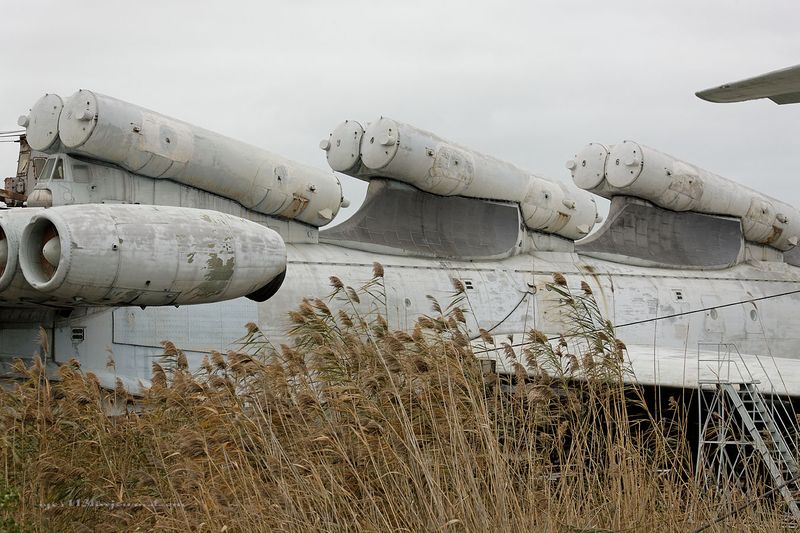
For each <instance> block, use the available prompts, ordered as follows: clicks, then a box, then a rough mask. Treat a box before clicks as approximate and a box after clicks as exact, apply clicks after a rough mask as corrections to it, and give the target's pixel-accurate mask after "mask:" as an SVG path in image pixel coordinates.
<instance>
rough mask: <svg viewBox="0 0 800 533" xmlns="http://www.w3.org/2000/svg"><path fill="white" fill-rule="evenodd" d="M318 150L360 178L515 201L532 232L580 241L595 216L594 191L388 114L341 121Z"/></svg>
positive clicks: (331, 162) (340, 168)
mask: <svg viewBox="0 0 800 533" xmlns="http://www.w3.org/2000/svg"><path fill="white" fill-rule="evenodd" d="M320 147H321V148H322V149H323V150H325V151H326V157H327V159H328V163H329V165H330V166H331V168H333V169H334V170H336V171H339V172H343V173H345V174H348V175H350V176H353V177H356V178H359V179H364V180H368V179H370V178H371V177H376V176H380V177H385V178H392V179H396V180H398V181H402V182H405V183H408V184H410V185H413V186H414V187H417V188H418V189H421V190H423V191H426V192H429V193H432V194H437V195H440V196H466V197H470V198H481V199H489V200H503V201H509V202H516V203H519V204H520V208H521V211H522V218H523V220H524V221H525V224H526V226H527V227H528V228H530V229H533V230H538V231H543V232H547V233H555V234H558V235H561V236H562V237H566V238H569V239H573V240H574V239H579V238H581V237H583V236H585V235H586V234H588V233H589V231H591V228H592V226H593V225H594V223H595V220H596V217H597V207H596V205H595V203H594V200H593V199H592V197H591V195H590V194H588V193H586V192H584V191H582V190H581V189H579V188H577V187H574V186H573V185H571V184H559V183H556V182H551V181H549V180H546V179H544V178H541V177H538V176H535V175H532V174H531V173H530V172H527V171H525V170H523V169H520V168H518V167H516V166H514V165H512V164H511V163H507V162H505V161H501V160H499V159H496V158H494V157H491V156H488V155H485V154H482V153H480V152H476V151H474V150H471V149H469V148H464V147H462V146H459V145H456V144H453V143H451V142H449V141H446V140H444V139H442V138H441V137H438V136H437V135H435V134H433V133H430V132H427V131H424V130H420V129H418V128H415V127H413V126H410V125H408V124H404V123H402V122H397V121H395V120H392V119H389V118H385V117H382V118H380V119H378V120H377V121H375V122H373V123H372V124H370V125H369V126H368V127H367V128H366V129H364V128H363V127H362V126H361V124H360V123H358V122H356V121H350V120H348V121H345V122H344V123H342V124H340V125H339V126H338V127H337V128H336V129H335V130H334V131H333V132H332V133H331V135H330V137H329V139H326V140H323V141H322V142H321V143H320Z"/></svg>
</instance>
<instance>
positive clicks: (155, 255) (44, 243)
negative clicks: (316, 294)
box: [20, 204, 286, 305]
mask: <svg viewBox="0 0 800 533" xmlns="http://www.w3.org/2000/svg"><path fill="white" fill-rule="evenodd" d="M20 264H21V266H22V272H23V274H24V275H25V279H26V280H27V281H28V283H29V284H30V285H31V286H32V287H33V288H34V289H36V290H38V291H41V292H42V293H44V294H47V295H49V296H50V297H52V298H55V299H58V300H64V301H69V302H72V303H73V304H74V305H126V304H133V305H179V304H199V303H209V302H218V301H222V300H228V299H232V298H238V297H241V296H248V295H250V296H251V297H253V298H254V299H259V300H263V299H265V298H266V297H269V296H271V294H273V293H274V292H275V290H277V287H275V283H276V280H280V279H282V275H283V273H284V272H285V270H286V247H285V245H284V243H283V240H282V239H281V237H280V236H279V235H278V234H277V233H276V232H275V231H273V230H271V229H269V228H266V227H263V226H260V225H258V224H256V223H254V222H250V221H248V220H244V219H242V218H239V217H235V216H232V215H227V214H224V213H219V212H215V211H206V210H200V209H191V208H182V207H164V206H150V205H121V204H118V205H97V204H88V205H71V206H61V207H54V208H51V209H46V210H42V211H39V212H38V213H36V214H35V215H33V216H32V217H31V219H30V221H29V222H28V223H27V225H26V226H25V228H24V230H23V231H22V238H21V245H20ZM277 283H278V284H279V283H280V281H277Z"/></svg>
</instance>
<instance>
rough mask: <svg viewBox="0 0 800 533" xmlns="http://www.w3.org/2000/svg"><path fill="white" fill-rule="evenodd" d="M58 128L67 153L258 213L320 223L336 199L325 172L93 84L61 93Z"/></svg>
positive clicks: (334, 182)
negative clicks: (195, 190)
mask: <svg viewBox="0 0 800 533" xmlns="http://www.w3.org/2000/svg"><path fill="white" fill-rule="evenodd" d="M58 131H59V136H60V138H61V141H62V143H63V144H64V146H65V148H66V151H67V152H69V153H72V154H80V155H84V156H86V157H90V158H94V159H99V160H102V161H107V162H110V163H114V164H117V165H119V166H121V167H122V168H124V169H126V170H129V171H130V172H133V173H136V174H141V175H143V176H148V177H151V178H165V179H170V180H174V181H177V182H179V183H183V184H185V185H188V186H191V187H196V188H198V189H201V190H204V191H207V192H210V193H213V194H218V195H220V196H223V197H225V198H229V199H231V200H235V201H237V202H239V203H240V204H242V205H243V206H244V207H246V208H248V209H252V210H253V211H256V212H259V213H262V214H266V215H275V216H282V217H285V218H291V219H295V220H299V221H301V222H305V223H307V224H311V225H313V226H323V225H325V224H327V223H328V222H330V221H331V220H332V219H333V217H334V216H335V215H336V213H337V212H338V210H339V207H340V205H341V203H342V190H341V185H340V183H339V180H338V179H337V178H336V177H335V176H334V175H333V174H331V173H328V172H324V171H322V170H318V169H316V168H313V167H310V166H306V165H302V164H299V163H297V162H294V161H290V160H288V159H285V158H283V157H280V156H278V155H275V154H272V153H270V152H267V151H266V150H262V149H260V148H257V147H255V146H250V145H248V144H245V143H242V142H239V141H236V140H234V139H231V138H229V137H225V136H223V135H219V134H217V133H214V132H211V131H208V130H205V129H202V128H198V127H196V126H193V125H191V124H187V123H185V122H182V121H179V120H176V119H173V118H170V117H166V116H164V115H161V114H159V113H156V112H153V111H150V110H147V109H144V108H142V107H139V106H136V105H133V104H129V103H127V102H123V101H121V100H117V99H115V98H111V97H109V96H105V95H101V94H98V93H94V92H91V91H87V90H80V91H78V92H77V93H75V94H74V95H73V96H71V97H70V98H69V99H67V101H66V102H65V103H64V109H63V111H62V113H61V118H60V120H59V129H58Z"/></svg>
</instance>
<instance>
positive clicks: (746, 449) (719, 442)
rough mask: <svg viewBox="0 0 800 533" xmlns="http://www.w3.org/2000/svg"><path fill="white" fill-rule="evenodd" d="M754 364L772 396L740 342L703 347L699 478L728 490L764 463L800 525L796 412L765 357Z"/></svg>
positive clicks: (699, 375)
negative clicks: (753, 466)
mask: <svg viewBox="0 0 800 533" xmlns="http://www.w3.org/2000/svg"><path fill="white" fill-rule="evenodd" d="M748 360H749V361H750V364H751V365H755V371H756V372H757V373H758V374H759V378H763V379H764V380H766V382H765V385H766V390H767V391H768V392H767V393H768V395H769V396H766V395H765V393H764V392H763V386H760V385H761V382H760V381H759V380H758V379H755V378H754V376H753V374H752V373H751V371H750V369H749V368H748V365H747V361H746V360H745V358H744V357H742V355H741V354H740V353H739V350H738V349H737V348H736V345H735V344H730V343H698V369H697V372H698V373H697V378H698V387H699V389H700V391H699V392H700V396H699V403H698V407H699V409H698V414H699V416H700V419H699V422H700V435H699V442H698V456H697V475H698V476H703V477H704V478H705V479H706V481H711V482H712V483H713V484H714V485H716V486H717V487H718V488H724V487H725V486H728V485H729V484H730V483H731V482H734V483H736V480H737V479H740V478H741V476H742V475H744V476H745V477H749V475H750V473H752V472H753V470H751V469H750V466H751V465H750V464H749V463H750V462H751V461H754V460H755V461H759V462H761V464H762V465H763V466H764V468H765V469H766V471H767V473H768V474H769V477H770V479H771V480H772V487H773V490H776V491H777V492H778V493H779V494H780V495H781V496H782V497H783V499H784V501H785V502H786V505H787V507H788V509H789V512H790V514H791V516H792V518H793V519H794V520H795V522H796V523H800V501H798V500H797V499H796V498H795V495H796V494H800V480H798V479H797V478H798V476H800V464H798V461H797V459H796V458H795V455H794V452H795V451H796V449H797V447H798V442H797V438H798V436H799V435H800V431H799V430H798V427H797V420H796V417H795V413H794V410H793V409H791V407H790V408H789V409H787V407H786V404H785V403H784V402H783V401H781V394H780V390H781V389H780V388H778V387H776V386H775V383H773V381H772V380H771V379H770V375H771V373H770V372H767V369H766V368H765V367H764V364H763V362H762V360H761V358H757V357H756V358H754V357H750V358H749V359H748ZM772 373H773V374H774V371H773V372H772ZM712 465H713V468H711V469H710V470H709V469H708V468H707V467H711V466H712ZM709 473H711V474H712V475H711V477H709Z"/></svg>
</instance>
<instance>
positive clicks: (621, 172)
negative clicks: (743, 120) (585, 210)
mask: <svg viewBox="0 0 800 533" xmlns="http://www.w3.org/2000/svg"><path fill="white" fill-rule="evenodd" d="M604 150H605V152H604ZM604 154H605V157H603V155H604ZM567 167H568V168H570V170H571V171H572V176H573V180H574V181H575V183H576V184H577V185H578V186H580V187H582V188H585V189H588V190H591V191H592V192H594V193H595V194H599V195H601V196H604V197H606V198H611V197H612V196H619V195H625V196H634V197H637V198H642V199H644V200H648V201H650V202H653V203H654V204H656V205H658V206H659V207H663V208H664V209H669V210H671V211H696V212H698V213H706V214H711V215H723V216H732V217H738V218H740V219H741V221H742V231H743V233H744V238H745V239H746V240H748V241H750V242H755V243H759V244H766V245H769V246H772V247H773V248H777V249H778V250H783V251H786V250H789V249H791V248H793V247H794V246H796V245H797V243H798V238H800V211H798V210H797V209H796V208H795V207H793V206H791V205H789V204H786V203H784V202H781V201H779V200H776V199H774V198H770V197H769V196H767V195H765V194H763V193H760V192H758V191H754V190H752V189H749V188H747V187H745V186H743V185H740V184H738V183H736V182H734V181H731V180H728V179H726V178H723V177H722V176H718V175H717V174H714V173H712V172H708V171H707V170H703V169H701V168H698V167H696V166H694V165H692V164H690V163H686V162H684V161H681V160H679V159H676V158H674V157H672V156H670V155H667V154H664V153H662V152H659V151H658V150H654V149H652V148H649V147H647V146H642V145H640V144H638V143H635V142H632V141H624V142H622V143H620V144H617V145H614V146H613V147H611V148H610V149H606V148H605V147H604V146H603V145H599V144H590V145H588V146H587V147H585V148H584V149H583V150H581V151H580V152H579V153H578V154H577V155H576V156H575V159H573V160H571V161H568V162H567ZM598 175H602V176H603V179H597V176H598Z"/></svg>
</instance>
